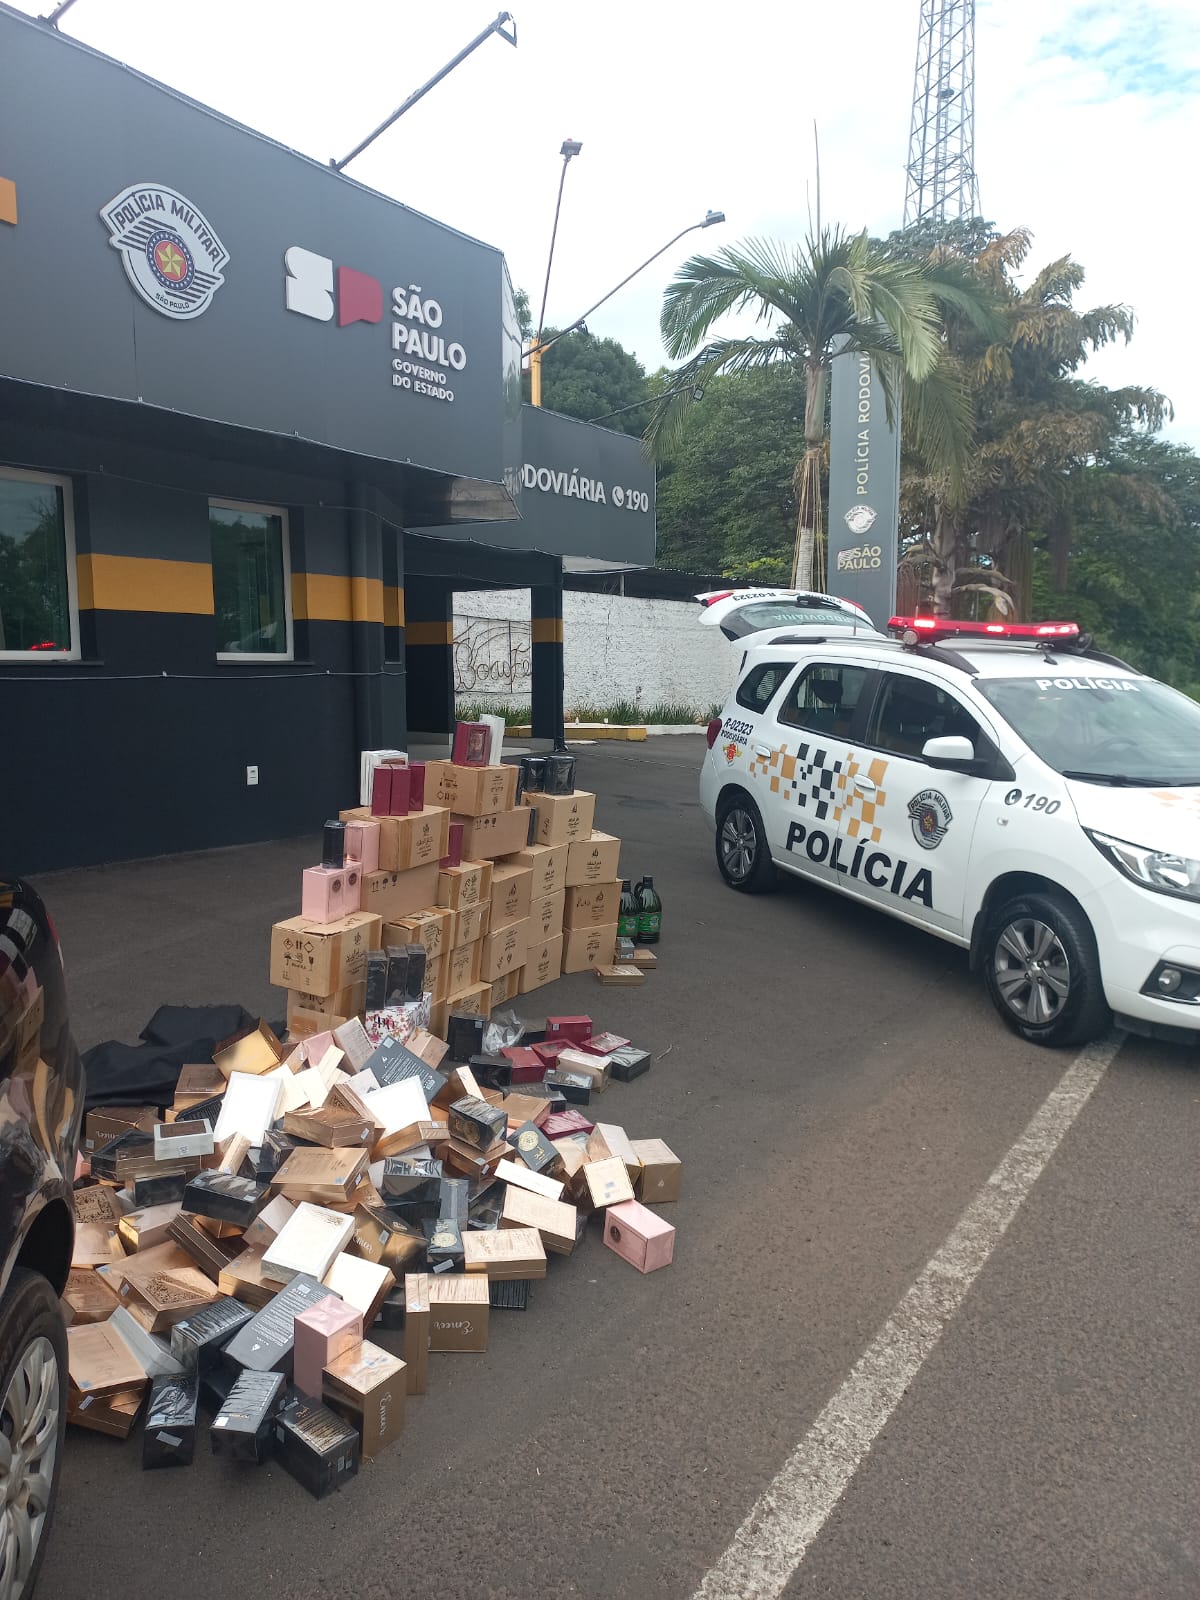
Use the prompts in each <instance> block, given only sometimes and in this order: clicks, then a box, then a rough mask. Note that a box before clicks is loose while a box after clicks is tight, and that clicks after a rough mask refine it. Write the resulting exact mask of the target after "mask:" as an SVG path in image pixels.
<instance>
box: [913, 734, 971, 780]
mask: <svg viewBox="0 0 1200 1600" xmlns="http://www.w3.org/2000/svg"><path fill="white" fill-rule="evenodd" d="M921 754H922V756H923V757H924V758H925V760H926V761H927V762H928V763H929V765H930V766H931V767H944V768H947V769H949V770H950V771H957V770H959V769H962V768H964V767H966V768H974V767H975V766H976V765H977V763H976V759H975V746H974V745H973V744H972V743H971V741H970V739H967V738H965V737H964V736H963V735H962V734H961V733H947V734H943V735H942V737H941V738H938V739H926V741H925V744H924V746H923V747H922V750H921Z"/></svg>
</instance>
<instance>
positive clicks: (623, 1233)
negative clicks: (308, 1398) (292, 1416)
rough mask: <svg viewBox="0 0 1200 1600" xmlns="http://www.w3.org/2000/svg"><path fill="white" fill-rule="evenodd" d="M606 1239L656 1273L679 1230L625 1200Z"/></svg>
mask: <svg viewBox="0 0 1200 1600" xmlns="http://www.w3.org/2000/svg"><path fill="white" fill-rule="evenodd" d="M604 1242H605V1244H606V1245H607V1246H608V1248H609V1249H610V1250H615V1251H616V1253H617V1254H618V1255H619V1256H620V1257H621V1258H622V1259H623V1260H625V1261H628V1262H629V1263H630V1265H631V1266H634V1267H636V1268H637V1269H638V1271H639V1272H655V1271H657V1269H658V1268H659V1267H669V1266H670V1264H671V1258H672V1257H673V1256H674V1254H675V1229H674V1228H673V1227H672V1226H671V1224H670V1223H669V1222H664V1221H663V1220H662V1218H661V1217H656V1216H655V1215H654V1213H653V1211H650V1210H648V1209H647V1208H646V1207H645V1206H644V1205H642V1204H641V1203H640V1202H639V1201H637V1200H623V1201H622V1202H621V1204H620V1205H619V1206H609V1208H608V1210H607V1211H606V1212H605V1213H604ZM297 1321H299V1318H297Z"/></svg>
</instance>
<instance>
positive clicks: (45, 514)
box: [0, 467, 79, 661]
mask: <svg viewBox="0 0 1200 1600" xmlns="http://www.w3.org/2000/svg"><path fill="white" fill-rule="evenodd" d="M78 659H79V613H78V605H77V600H76V593H75V523H74V517H73V514H72V505H71V482H70V479H69V478H54V477H50V476H49V475H48V474H47V473H44V472H16V471H10V470H9V468H7V467H0V661H46V660H56V661H61V660H67V661H77V660H78Z"/></svg>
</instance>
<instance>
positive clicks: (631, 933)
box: [617, 878, 638, 939]
mask: <svg viewBox="0 0 1200 1600" xmlns="http://www.w3.org/2000/svg"><path fill="white" fill-rule="evenodd" d="M637 914H638V908H637V899H636V897H635V895H634V892H633V890H632V889H631V888H630V886H629V879H628V878H624V879H622V881H621V904H620V908H619V909H618V911H617V938H618V939H636V938H637V931H638V920H637Z"/></svg>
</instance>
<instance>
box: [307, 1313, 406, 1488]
mask: <svg viewBox="0 0 1200 1600" xmlns="http://www.w3.org/2000/svg"><path fill="white" fill-rule="evenodd" d="M324 1387H325V1404H326V1405H327V1406H328V1407H329V1408H330V1410H331V1411H336V1412H337V1413H338V1415H339V1416H340V1417H343V1418H344V1419H345V1420H346V1421H347V1422H349V1423H351V1424H352V1426H354V1427H356V1428H357V1429H358V1432H359V1438H360V1439H361V1440H362V1453H363V1455H364V1456H365V1457H366V1458H367V1459H368V1460H370V1458H371V1457H372V1456H376V1455H378V1454H379V1452H380V1451H381V1450H382V1449H383V1448H384V1447H385V1446H386V1445H389V1444H391V1442H392V1440H393V1439H396V1438H399V1436H400V1433H401V1432H402V1430H403V1428H404V1397H405V1393H406V1389H407V1383H406V1378H405V1363H404V1362H403V1361H400V1360H398V1359H397V1358H396V1357H395V1356H393V1355H389V1353H388V1352H387V1351H386V1350H382V1349H380V1347H379V1346H378V1345H377V1344H371V1342H370V1341H369V1340H367V1339H364V1340H363V1341H362V1343H361V1344H360V1345H357V1346H356V1347H355V1348H354V1349H352V1350H350V1351H348V1352H347V1353H346V1354H345V1355H343V1356H339V1357H338V1358H337V1360H336V1361H332V1362H330V1364H329V1365H328V1366H327V1367H326V1368H325V1383H324Z"/></svg>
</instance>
